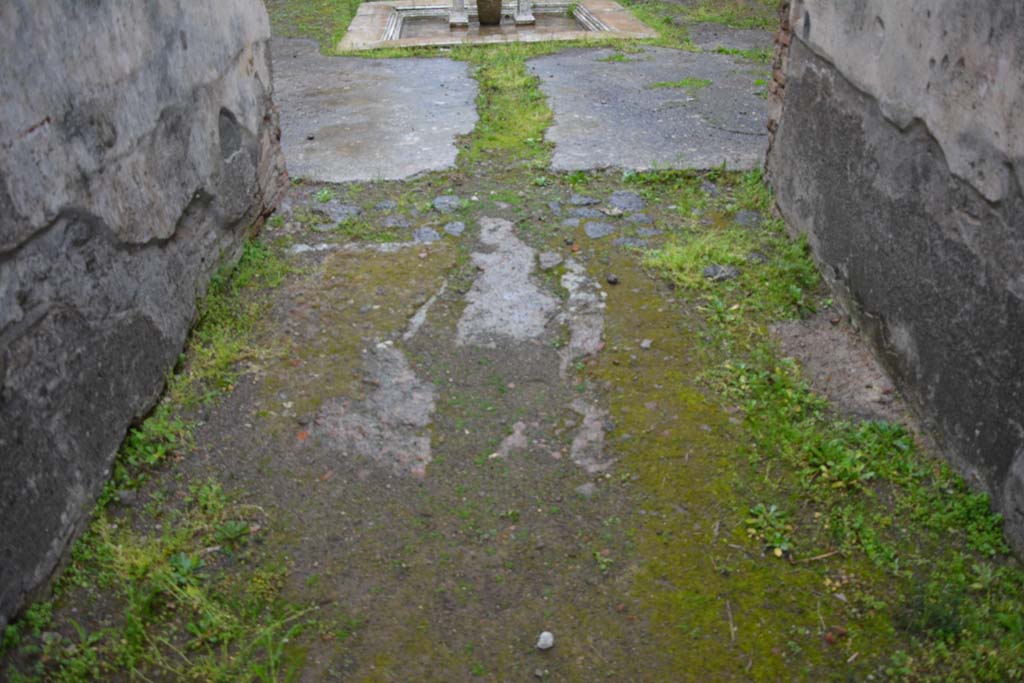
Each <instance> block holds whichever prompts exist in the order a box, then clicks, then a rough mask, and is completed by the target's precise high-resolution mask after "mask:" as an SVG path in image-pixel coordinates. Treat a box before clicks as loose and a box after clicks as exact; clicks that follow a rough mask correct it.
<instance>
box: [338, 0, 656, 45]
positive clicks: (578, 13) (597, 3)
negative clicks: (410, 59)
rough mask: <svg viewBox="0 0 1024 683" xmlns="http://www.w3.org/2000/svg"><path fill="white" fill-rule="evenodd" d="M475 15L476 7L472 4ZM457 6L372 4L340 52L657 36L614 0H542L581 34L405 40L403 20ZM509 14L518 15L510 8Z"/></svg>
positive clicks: (420, 0)
mask: <svg viewBox="0 0 1024 683" xmlns="http://www.w3.org/2000/svg"><path fill="white" fill-rule="evenodd" d="M468 5H469V6H468V9H469V12H470V14H475V13H476V12H475V7H474V3H472V2H470V3H468ZM450 7H451V5H450V4H449V3H445V2H440V1H438V0H433V1H432V2H431V1H426V0H387V1H385V2H366V3H363V4H362V5H360V6H359V10H358V12H357V13H356V16H355V17H354V18H353V19H352V23H351V24H350V25H349V28H348V31H347V32H346V33H345V37H344V38H342V40H341V42H340V43H338V50H340V51H351V50H372V49H374V48H380V47H420V46H431V45H460V44H487V43H505V42H538V41H544V40H588V39H593V38H607V37H615V38H654V37H656V36H657V33H655V32H654V31H653V30H651V29H650V28H648V27H647V26H646V25H645V24H643V23H642V22H640V21H639V20H638V19H636V18H635V17H634V16H633V15H632V14H630V13H629V12H628V11H626V10H625V9H624V8H623V7H622V6H621V5H619V4H618V3H617V2H614V0H582V2H576V3H570V2H537V3H535V4H534V5H533V11H534V13H535V14H564V13H565V12H566V11H568V9H569V8H570V7H572V8H573V16H574V17H575V19H576V20H577V21H578V22H579V23H580V25H581V26H580V29H579V30H575V31H573V30H569V31H555V32H530V31H517V32H515V33H503V34H491V35H477V34H473V33H471V32H468V31H465V30H461V31H460V30H458V29H453V30H451V31H450V32H449V34H448V35H446V36H431V37H422V38H401V37H399V36H401V31H402V21H403V20H404V19H407V18H418V17H438V18H441V17H445V16H447V14H448V11H449V8H450ZM507 10H508V12H509V13H511V12H513V11H514V8H513V7H512V6H511V5H510V6H509V7H508V8H507Z"/></svg>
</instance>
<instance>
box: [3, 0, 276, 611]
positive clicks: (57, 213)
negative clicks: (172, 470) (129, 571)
mask: <svg viewBox="0 0 1024 683" xmlns="http://www.w3.org/2000/svg"><path fill="white" fill-rule="evenodd" d="M269 37H270V29H269V22H268V19H267V16H266V12H265V10H264V8H263V4H262V2H260V0H218V1H217V2H210V3H204V2H195V1H194V0H151V1H149V2H92V1H90V2H83V1H82V0H5V2H3V3H0V45H2V46H3V50H0V627H2V625H3V624H4V623H5V622H6V620H7V619H8V618H9V617H10V616H11V615H12V614H13V612H14V611H15V610H17V609H18V608H19V607H20V606H21V605H22V604H23V603H24V601H25V599H26V597H27V596H28V595H29V594H30V592H31V591H32V590H33V589H34V588H36V587H38V586H40V585H42V584H43V583H44V582H45V581H46V580H47V578H48V577H49V576H50V574H51V572H52V571H53V570H54V568H55V566H56V565H57V563H58V562H59V560H60V558H61V556H62V555H63V553H64V551H65V549H66V548H67V545H68V543H69V541H70V540H71V538H72V537H73V536H74V534H75V532H76V531H77V530H78V529H79V528H80V527H81V525H82V523H83V522H84V521H85V519H86V517H87V515H88V513H89V512H90V510H91V507H92V502H93V500H94V499H95V496H96V495H97V493H98V491H99V489H100V488H101V486H102V484H103V482H104V480H105V478H106V477H107V475H108V468H109V466H110V464H111V461H112V459H113V456H114V454H115V452H116V450H117V448H118V445H119V444H120V442H121V440H122V439H123V438H124V435H125V430H126V428H127V427H128V425H129V424H130V423H131V422H132V421H133V420H136V419H138V418H140V417H141V416H143V415H144V414H145V413H146V412H147V411H148V410H149V409H150V408H151V407H152V405H153V404H154V402H155V401H156V399H157V397H158V396H159V393H160V391H161V389H162V387H163V382H164V373H165V372H167V370H168V369H169V368H170V367H171V366H172V364H173V362H174V360H175V358H176V357H177V355H178V353H180V351H181V348H182V346H183V344H184V340H185V337H186V334H187V332H188V329H189V327H190V326H191V324H192V323H193V321H194V319H195V316H196V304H195V302H196V298H197V296H199V295H200V294H201V293H202V291H203V289H204V288H205V286H206V283H207V282H208V280H209V277H210V275H211V274H212V272H213V271H214V270H215V269H216V268H218V267H219V266H220V265H221V264H223V263H224V262H226V261H230V260H231V259H234V258H236V257H237V256H238V254H239V252H240V248H241V244H242V241H243V239H244V237H245V236H246V234H247V231H248V229H249V228H250V227H251V226H252V225H253V224H254V222H255V221H257V220H258V219H259V218H260V217H261V216H263V215H265V214H266V213H267V212H268V211H269V209H270V207H271V206H272V205H273V204H274V203H275V202H276V200H277V196H278V194H279V192H280V191H281V190H282V189H283V188H284V184H285V171H284V161H283V157H282V156H281V152H280V148H279V146H278V137H279V135H280V133H279V130H278V126H277V115H276V112H275V110H274V108H273V105H272V103H271V100H270V94H271V80H270V63H269V50H268V40H269Z"/></svg>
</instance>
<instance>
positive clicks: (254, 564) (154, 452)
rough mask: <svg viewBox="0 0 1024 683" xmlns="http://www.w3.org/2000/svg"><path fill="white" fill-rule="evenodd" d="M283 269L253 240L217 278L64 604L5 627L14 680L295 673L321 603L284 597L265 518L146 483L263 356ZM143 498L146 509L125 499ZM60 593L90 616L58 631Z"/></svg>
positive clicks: (192, 489) (262, 677)
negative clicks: (202, 409) (256, 340)
mask: <svg viewBox="0 0 1024 683" xmlns="http://www.w3.org/2000/svg"><path fill="white" fill-rule="evenodd" d="M288 272H289V267H288V266H287V264H286V263H285V262H284V261H283V260H282V259H281V258H280V257H279V256H278V255H277V253H276V251H275V250H274V248H273V247H271V246H269V245H267V244H265V243H263V242H259V241H255V240H253V241H249V242H247V243H246V244H245V247H244V250H243V254H242V257H241V259H240V260H239V262H238V264H237V266H236V267H235V268H234V269H231V270H229V269H225V270H223V271H222V272H220V273H218V274H217V275H216V276H215V277H214V278H213V279H212V280H211V282H210V285H209V288H208V291H207V295H206V297H205V298H204V299H203V300H202V301H201V302H200V305H199V310H200V313H199V322H198V323H197V325H196V328H195V329H194V330H193V332H192V335H191V338H190V341H189V346H188V349H187V351H186V353H185V354H184V355H183V357H182V361H181V363H180V364H179V367H178V369H177V372H176V373H174V374H172V375H171V376H170V377H169V378H168V384H167V393H166V396H165V398H164V400H163V401H162V402H161V403H160V404H159V405H158V406H157V408H156V409H155V410H154V411H153V414H152V415H150V416H149V417H148V418H147V419H146V420H144V421H143V422H142V423H141V424H140V425H139V426H138V427H135V428H133V429H132V430H131V431H130V432H129V434H128V436H127V438H126V439H125V442H124V444H123V446H122V448H121V451H120V453H119V454H118V457H117V459H116V462H115V465H114V468H113V472H112V476H111V479H110V481H109V482H108V483H107V485H106V486H105V487H104V490H103V493H102V495H101V497H100V501H99V503H98V505H97V508H96V511H95V513H94V517H93V519H92V521H91V523H90V525H89V527H88V529H87V530H86V532H85V533H84V534H83V535H82V537H81V538H79V539H78V540H77V541H76V542H75V544H74V546H73V548H72V552H71V562H70V564H69V566H68V567H67V569H66V570H65V571H64V573H63V575H62V576H61V578H60V579H59V581H58V583H57V585H56V588H55V595H56V597H55V598H54V600H52V601H45V602H40V603H37V604H35V605H33V606H31V607H30V608H29V609H28V610H27V611H26V613H25V614H24V615H23V616H22V618H21V619H19V620H18V621H16V622H14V623H12V624H11V625H9V626H8V627H7V628H6V630H5V631H4V634H3V639H2V646H0V655H4V654H6V655H7V661H8V662H9V663H10V664H9V666H8V667H7V669H5V670H4V671H3V674H4V676H5V677H6V679H7V680H10V681H12V682H14V683H28V682H29V681H32V682H35V681H55V682H57V683H65V682H66V683H72V682H75V683H77V682H80V681H86V680H105V679H107V678H109V677H110V676H113V675H115V674H116V673H117V672H130V673H131V675H132V676H133V677H135V678H137V679H138V680H152V679H153V678H158V679H162V680H168V679H169V680H176V681H197V682H199V681H224V682H227V681H253V682H261V683H262V682H265V681H266V682H269V681H282V680H290V679H291V678H292V677H293V675H294V673H295V672H296V671H297V670H298V668H299V666H300V665H301V661H302V651H301V649H298V648H297V647H296V646H295V640H296V638H297V637H298V636H299V635H300V634H301V633H302V632H304V631H307V630H310V629H313V628H315V627H316V626H317V625H318V624H319V623H320V621H319V619H318V614H317V612H316V610H315V609H313V608H307V607H301V606H297V605H293V604H290V603H289V602H287V601H285V600H283V599H281V597H280V591H281V589H282V587H283V585H284V578H285V576H286V574H287V565H286V564H285V563H284V562H283V561H280V560H274V559H270V560H268V559H267V558H265V557H262V556H261V555H260V554H259V552H260V551H259V550H258V547H257V545H256V541H257V540H258V539H259V537H260V536H261V534H262V533H263V532H264V530H265V529H266V528H267V527H268V526H269V523H268V520H267V519H265V516H264V513H263V511H262V510H260V509H259V508H255V507H251V506H245V505H241V504H238V503H237V502H235V501H233V500H231V499H230V497H229V496H228V495H227V494H225V492H224V490H223V488H222V487H221V485H220V484H219V483H218V482H217V481H215V480H207V481H202V482H197V483H193V484H192V485H189V486H186V487H184V488H183V489H181V490H179V491H178V492H177V494H178V495H177V497H176V498H175V499H173V500H169V499H168V496H167V494H166V493H165V492H164V491H163V490H151V489H152V487H147V486H146V481H147V479H148V478H149V475H150V474H152V473H153V472H154V471H155V468H157V467H159V466H161V465H162V464H163V463H164V462H165V461H166V460H167V459H168V458H171V457H179V456H184V455H185V454H186V453H188V451H189V450H190V449H191V447H192V438H191V435H192V426H191V424H190V423H189V421H188V419H187V418H186V417H185V414H187V411H188V410H189V409H190V408H193V407H195V406H197V405H199V404H201V403H204V402H208V401H211V400H213V399H214V398H215V397H216V396H218V395H219V394H221V393H223V392H224V391H228V390H230V389H231V387H232V385H233V382H234V380H235V377H236V374H237V372H238V367H237V364H238V363H239V362H241V361H242V360H244V359H246V358H252V357H254V356H255V355H257V351H256V350H255V348H253V346H252V339H251V336H252V333H253V330H254V328H255V325H256V324H257V322H258V321H259V319H260V318H261V316H262V315H263V314H264V312H265V311H266V308H267V306H268V305H269V304H268V299H267V292H268V290H270V289H273V288H274V287H277V286H278V285H279V284H280V283H281V282H282V280H283V279H284V277H285V276H286V275H287V274H288ZM261 353H262V352H261ZM140 495H148V497H149V499H150V502H151V504H150V505H147V506H144V507H143V506H134V505H131V504H127V505H125V504H124V503H125V501H129V500H131V499H133V498H134V497H136V496H140ZM64 598H69V599H72V598H73V602H74V604H76V605H87V606H88V608H86V609H81V610H80V611H79V612H78V613H77V614H76V618H71V617H69V615H67V614H66V613H64V614H63V616H62V618H61V621H60V623H57V622H56V621H55V620H54V613H55V611H56V610H55V607H56V609H57V610H59V608H60V605H61V604H62V600H63V599H64ZM104 614H117V615H119V618H117V619H115V620H113V621H111V620H109V619H105V618H102V615H104Z"/></svg>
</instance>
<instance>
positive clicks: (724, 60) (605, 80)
mask: <svg viewBox="0 0 1024 683" xmlns="http://www.w3.org/2000/svg"><path fill="white" fill-rule="evenodd" d="M613 54H615V52H614V50H610V49H601V50H594V49H586V48H582V49H573V50H566V51H564V52H560V53H558V54H554V55H549V56H546V57H539V58H537V59H533V60H530V62H529V68H530V71H531V72H532V73H533V74H535V75H536V76H538V77H539V78H540V79H541V89H542V90H543V91H544V94H545V95H547V98H548V102H549V104H550V106H551V108H552V109H553V110H554V113H555V121H554V125H552V126H551V128H550V129H548V133H547V138H548V139H549V140H551V141H552V142H554V143H555V152H554V158H553V160H552V166H553V167H554V168H555V169H556V170H579V169H592V168H607V167H617V168H625V169H635V170H643V169H650V168H679V169H706V168H713V167H717V166H721V165H722V164H723V163H724V164H725V165H726V166H727V167H728V168H730V169H749V168H754V167H756V166H759V165H760V164H761V163H762V160H763V157H764V151H765V147H766V145H767V140H768V138H767V130H766V128H765V126H766V124H767V102H766V101H765V100H764V99H763V98H762V97H760V96H759V94H758V93H759V92H760V91H761V90H763V89H764V86H763V85H757V84H755V81H756V80H757V79H759V78H767V68H766V67H763V66H759V65H756V64H751V63H750V61H749V60H746V59H742V58H739V57H734V56H731V55H721V54H714V53H691V52H683V51H680V50H671V49H668V48H647V49H646V50H645V51H644V52H643V53H641V54H637V55H629V58H630V59H631V60H632V61H601V60H602V59H607V58H608V57H609V56H611V55H613ZM682 79H704V80H707V81H710V83H709V84H707V85H706V86H705V87H689V88H675V87H652V86H654V84H656V83H667V82H678V81H680V80H682Z"/></svg>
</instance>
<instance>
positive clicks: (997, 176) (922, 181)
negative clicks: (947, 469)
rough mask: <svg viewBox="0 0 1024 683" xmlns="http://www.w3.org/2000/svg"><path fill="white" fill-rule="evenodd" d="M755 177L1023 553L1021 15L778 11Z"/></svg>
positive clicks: (811, 3) (895, 5)
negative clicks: (767, 112) (763, 153)
mask: <svg viewBox="0 0 1024 683" xmlns="http://www.w3.org/2000/svg"><path fill="white" fill-rule="evenodd" d="M783 29H784V30H783V31H780V33H779V35H778V37H777V40H776V45H777V50H776V52H777V59H776V67H777V68H776V71H775V76H774V81H775V82H774V84H773V85H772V86H771V91H772V93H773V97H774V102H773V106H772V108H771V113H772V117H773V120H772V122H771V124H770V129H771V130H772V135H773V137H772V142H771V150H770V152H769V155H768V161H767V173H768V178H769V182H770V183H771V185H772V187H773V189H774V190H775V193H776V198H777V202H778V206H779V209H780V210H781V211H782V213H783V215H784V216H785V218H786V220H787V221H788V223H789V225H790V226H792V227H793V228H794V229H796V230H798V231H800V232H803V233H805V234H806V235H807V236H808V238H809V241H810V244H811V246H812V248H813V251H814V254H815V256H816V258H817V259H818V260H819V262H820V264H821V265H822V269H823V271H824V273H825V276H826V279H827V280H828V282H829V284H830V285H831V286H832V287H833V289H834V291H835V292H836V294H837V296H838V298H839V299H840V300H841V301H842V302H843V303H844V304H845V306H846V307H847V309H848V310H849V312H850V314H851V315H852V317H853V319H854V321H855V322H856V323H857V324H859V325H860V327H861V328H862V330H863V332H864V333H865V334H866V336H867V337H868V338H869V339H870V341H871V342H872V344H873V347H874V349H875V350H876V352H877V354H878V356H879V357H880V358H881V359H882V361H883V362H884V363H885V365H886V366H887V367H888V369H889V370H890V371H891V373H892V374H893V375H894V377H895V378H896V379H897V381H898V382H899V383H900V385H901V387H902V389H903V391H904V393H905V394H906V395H907V397H908V398H909V399H910V400H911V401H912V403H913V404H914V405H915V406H916V409H917V411H918V413H919V414H920V416H921V417H922V418H924V420H925V423H926V426H927V427H928V428H929V431H931V432H932V433H934V434H935V435H936V436H937V437H938V439H939V441H940V445H941V447H942V448H943V449H944V451H945V452H946V453H947V454H948V457H949V458H950V459H951V460H952V462H953V463H954V464H955V465H956V466H957V467H958V468H959V469H960V471H961V472H963V473H964V474H965V475H966V476H968V478H969V479H971V480H973V481H974V482H975V483H976V484H977V485H978V486H979V487H980V488H983V489H985V490H987V491H989V492H990V493H991V495H992V498H993V504H994V506H995V507H996V509H998V510H999V511H1001V512H1002V513H1003V515H1004V517H1005V519H1006V530H1007V535H1008V537H1009V539H1010V541H1011V543H1013V544H1014V545H1015V546H1016V548H1017V549H1018V550H1019V551H1024V4H1022V3H1020V1H1019V0H990V1H989V2H983V3H979V2H976V1H974V0H906V1H905V2H892V1H891V0H856V1H853V0H792V2H791V6H790V7H789V8H788V15H786V16H784V17H783Z"/></svg>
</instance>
